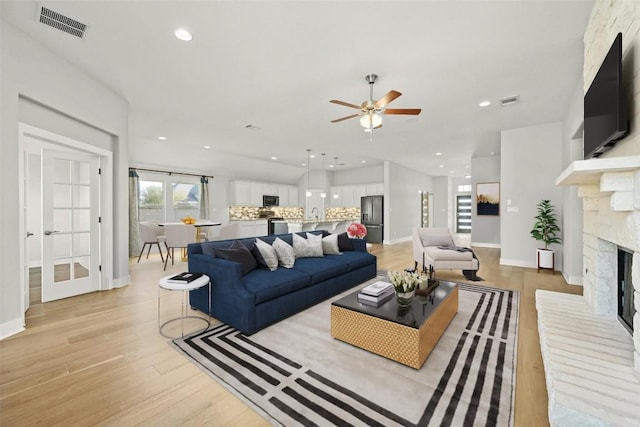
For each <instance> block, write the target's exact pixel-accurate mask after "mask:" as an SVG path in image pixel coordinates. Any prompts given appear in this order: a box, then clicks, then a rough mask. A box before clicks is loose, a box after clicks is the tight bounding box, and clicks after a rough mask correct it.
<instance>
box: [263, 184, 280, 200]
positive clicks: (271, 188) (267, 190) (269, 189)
mask: <svg viewBox="0 0 640 427" xmlns="http://www.w3.org/2000/svg"><path fill="white" fill-rule="evenodd" d="M262 191H263V193H262V194H265V195H267V196H277V195H278V184H270V183H268V182H267V183H264V184H263V188H262ZM261 197H262V195H261Z"/></svg>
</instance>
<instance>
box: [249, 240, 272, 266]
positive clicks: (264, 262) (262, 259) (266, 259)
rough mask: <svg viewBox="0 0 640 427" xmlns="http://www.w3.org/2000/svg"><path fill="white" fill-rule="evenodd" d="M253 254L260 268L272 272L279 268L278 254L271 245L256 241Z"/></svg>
mask: <svg viewBox="0 0 640 427" xmlns="http://www.w3.org/2000/svg"><path fill="white" fill-rule="evenodd" d="M252 253H253V256H254V257H255V258H256V261H257V263H258V265H259V266H260V267H262V268H266V269H267V270H270V271H275V270H276V269H277V268H278V254H277V253H276V250H275V249H274V248H273V247H272V246H271V245H270V244H268V243H266V242H264V241H262V240H260V239H256V243H255V246H254V249H253V250H252Z"/></svg>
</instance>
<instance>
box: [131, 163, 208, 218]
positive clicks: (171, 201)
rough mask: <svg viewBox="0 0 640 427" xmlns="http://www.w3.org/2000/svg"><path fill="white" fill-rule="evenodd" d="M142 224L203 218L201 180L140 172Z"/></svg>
mask: <svg viewBox="0 0 640 427" xmlns="http://www.w3.org/2000/svg"><path fill="white" fill-rule="evenodd" d="M138 173H139V175H140V193H139V201H140V221H151V222H175V221H180V219H181V218H184V217H185V216H191V217H194V218H199V217H200V199H201V198H200V178H199V177H193V178H191V177H187V176H172V175H163V174H153V173H145V172H138Z"/></svg>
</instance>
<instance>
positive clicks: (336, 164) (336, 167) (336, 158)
mask: <svg viewBox="0 0 640 427" xmlns="http://www.w3.org/2000/svg"><path fill="white" fill-rule="evenodd" d="M337 170H338V156H336V157H334V158H333V176H334V182H335V174H336V171H337ZM331 197H333V198H334V199H339V198H340V195H339V194H338V192H337V191H336V192H335V193H333V196H331Z"/></svg>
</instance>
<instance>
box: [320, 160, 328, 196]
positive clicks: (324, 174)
mask: <svg viewBox="0 0 640 427" xmlns="http://www.w3.org/2000/svg"><path fill="white" fill-rule="evenodd" d="M325 154H326V153H322V193H320V197H322V198H323V199H324V198H326V197H327V187H326V186H325V185H326V184H325V178H326V175H327V174H326V173H325V171H324V156H325Z"/></svg>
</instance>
